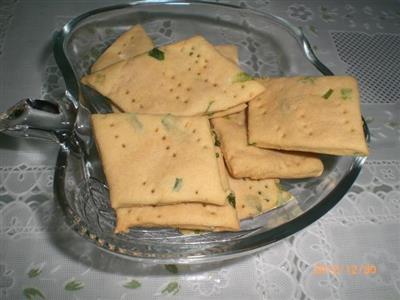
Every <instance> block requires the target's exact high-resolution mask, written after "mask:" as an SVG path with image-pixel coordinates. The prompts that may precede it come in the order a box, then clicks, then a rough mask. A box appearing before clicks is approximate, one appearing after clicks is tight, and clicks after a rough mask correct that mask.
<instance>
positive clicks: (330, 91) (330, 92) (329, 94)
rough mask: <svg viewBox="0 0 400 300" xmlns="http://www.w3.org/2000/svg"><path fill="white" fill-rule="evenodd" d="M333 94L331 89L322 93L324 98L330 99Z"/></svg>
mask: <svg viewBox="0 0 400 300" xmlns="http://www.w3.org/2000/svg"><path fill="white" fill-rule="evenodd" d="M332 94H333V90H332V89H329V90H328V91H327V92H326V93H325V94H323V95H322V98H324V99H326V100H327V99H329V97H330V96H331V95H332Z"/></svg>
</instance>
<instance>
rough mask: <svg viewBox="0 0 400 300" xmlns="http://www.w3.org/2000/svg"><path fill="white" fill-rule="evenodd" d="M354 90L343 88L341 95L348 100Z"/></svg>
mask: <svg viewBox="0 0 400 300" xmlns="http://www.w3.org/2000/svg"><path fill="white" fill-rule="evenodd" d="M352 92H353V90H352V89H349V88H343V89H340V96H341V97H342V99H343V100H348V99H350V98H351V93H352Z"/></svg>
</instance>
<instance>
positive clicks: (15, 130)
mask: <svg viewBox="0 0 400 300" xmlns="http://www.w3.org/2000/svg"><path fill="white" fill-rule="evenodd" d="M75 116H76V109H75V107H74V106H73V104H72V103H71V102H68V101H57V102H56V101H51V100H37V99H35V100H32V99H30V98H27V99H23V100H20V101H19V102H17V103H16V104H15V105H14V106H12V107H10V108H9V109H8V110H7V111H5V112H3V113H0V132H1V133H5V134H7V135H11V136H16V137H33V138H40V139H45V140H50V141H54V142H60V141H63V140H65V138H67V137H68V136H69V135H70V134H71V133H72V132H73V128H74V121H75Z"/></svg>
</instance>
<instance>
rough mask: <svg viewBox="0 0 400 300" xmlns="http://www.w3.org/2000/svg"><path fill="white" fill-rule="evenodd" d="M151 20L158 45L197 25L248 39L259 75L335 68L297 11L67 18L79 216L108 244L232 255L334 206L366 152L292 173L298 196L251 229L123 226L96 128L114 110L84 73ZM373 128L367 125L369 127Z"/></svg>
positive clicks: (71, 174) (66, 195)
mask: <svg viewBox="0 0 400 300" xmlns="http://www.w3.org/2000/svg"><path fill="white" fill-rule="evenodd" d="M135 24H141V25H142V26H143V27H144V28H145V30H146V32H147V33H148V34H149V35H150V37H151V38H152V39H153V41H154V43H155V44H156V45H157V46H160V45H162V44H167V43H171V42H175V41H178V40H181V39H185V38H188V37H190V36H193V35H198V34H200V35H203V36H204V37H205V38H207V39H208V40H209V41H210V42H212V43H213V44H232V45H235V46H237V47H238V49H239V56H240V66H241V68H242V69H243V70H244V71H246V72H248V73H250V74H252V75H254V76H293V75H332V72H330V71H329V70H328V69H327V68H326V67H325V66H324V65H323V64H322V63H321V62H320V61H318V59H317V58H316V57H315V55H314V54H313V52H312V50H311V49H310V46H309V43H308V41H307V40H306V39H305V37H304V36H303V34H302V32H301V31H300V30H299V29H298V28H296V27H294V26H292V25H291V24H289V23H288V22H287V21H285V20H283V19H281V18H279V17H276V16H273V15H270V14H266V13H260V12H256V11H253V10H250V9H246V8H241V7H235V6H231V5H223V4H216V3H207V2H176V1H164V2H157V3H156V2H145V1H144V2H143V1H139V2H134V3H132V4H128V5H119V6H112V7H106V8H100V9H97V10H94V11H91V12H88V13H85V14H83V15H81V16H79V17H77V18H75V19H73V20H71V21H70V22H69V23H67V24H66V25H65V26H64V27H63V29H62V30H61V31H60V32H58V33H57V34H56V36H55V38H54V42H55V43H54V54H55V58H56V61H57V64H58V66H59V67H60V69H61V72H62V74H63V77H64V79H65V82H66V87H67V91H66V95H67V97H68V98H69V100H70V101H72V102H73V103H74V104H75V106H76V107H77V116H76V122H75V128H74V134H73V138H72V139H71V140H69V141H67V142H65V143H64V144H63V146H62V147H61V150H60V153H59V158H58V163H57V171H56V177H55V190H56V195H57V198H58V200H59V201H60V203H61V205H62V206H63V208H64V210H65V211H66V214H67V215H68V218H67V219H68V220H69V222H70V225H71V226H72V228H73V229H74V230H76V231H77V232H78V233H79V234H81V235H82V236H83V237H84V238H86V239H88V240H90V241H92V242H94V243H96V244H97V245H98V246H99V247H100V248H102V249H105V250H107V251H110V252H112V253H115V254H118V255H122V256H123V257H126V258H130V259H134V260H142V261H146V260H148V261H152V262H158V263H198V262H210V261H217V260H224V259H230V258H234V257H238V256H241V255H244V254H246V253H247V254H248V253H252V252H254V251H256V250H260V249H263V248H265V247H267V246H268V245H271V244H272V243H274V242H276V241H278V240H280V239H282V238H285V237H287V236H289V235H291V234H294V233H296V232H297V231H299V230H301V229H302V228H304V227H305V226H307V225H309V224H311V223H312V222H314V221H315V220H317V219H318V218H320V217H321V216H322V215H324V214H325V213H326V212H327V211H328V210H329V209H331V208H332V207H333V206H334V205H335V204H336V203H337V202H338V201H339V200H340V199H341V198H342V197H343V196H344V195H345V193H346V192H347V191H348V189H349V188H350V187H351V185H352V184H353V182H354V180H355V179H356V177H357V175H358V173H359V172H360V169H361V167H362V164H363V162H364V160H365V158H364V157H357V156H354V157H350V156H346V157H333V156H323V157H322V159H323V162H324V166H325V171H324V173H323V174H322V176H320V177H318V178H312V179H305V180H282V181H281V183H282V184H283V185H284V186H285V187H286V188H287V189H289V190H290V191H291V192H292V193H293V194H294V196H295V200H292V201H290V202H288V203H287V204H286V205H284V206H282V207H279V208H277V209H274V210H271V211H269V212H267V213H265V214H263V215H261V216H258V217H256V218H254V219H248V220H244V221H242V222H241V231H239V232H223V233H206V234H201V235H191V236H187V235H181V234H180V233H179V232H178V231H176V230H173V229H157V228H155V229H145V228H137V229H131V230H130V231H129V233H126V234H114V233H113V228H114V225H115V215H114V213H113V210H112V209H111V207H110V204H109V193H108V188H107V184H106V181H105V177H104V174H103V172H102V168H101V162H100V160H99V158H98V154H97V151H96V148H95V146H94V142H93V139H92V135H91V130H90V122H89V114H90V113H96V112H100V113H105V112H111V110H110V107H109V105H108V102H107V100H106V99H104V98H103V97H102V96H100V95H99V94H97V93H95V92H93V91H92V90H91V89H88V88H85V87H83V86H81V85H80V83H79V79H80V78H81V77H82V76H83V75H85V74H87V73H88V72H89V68H90V66H91V65H92V64H93V62H94V61H95V60H96V58H97V57H98V56H99V55H100V54H101V53H102V51H103V50H104V49H105V48H106V47H107V46H108V45H110V44H111V43H112V41H113V40H115V38H116V37H118V36H119V35H120V34H121V33H123V32H124V31H126V30H128V29H129V27H131V26H132V25H135ZM365 129H366V134H367V128H365Z"/></svg>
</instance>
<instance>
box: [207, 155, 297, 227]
mask: <svg viewBox="0 0 400 300" xmlns="http://www.w3.org/2000/svg"><path fill="white" fill-rule="evenodd" d="M215 151H216V155H217V158H218V166H219V170H220V174H221V178H222V185H223V186H224V187H226V188H227V189H228V188H229V189H230V190H231V191H232V192H233V194H234V195H235V202H236V205H235V206H236V211H237V214H238V217H239V219H240V220H243V219H247V218H250V217H255V216H257V215H260V214H262V213H264V212H267V211H269V210H271V209H273V208H276V207H278V206H281V205H283V204H285V203H286V202H288V201H289V200H291V199H293V196H292V194H290V193H289V192H287V191H285V190H283V188H282V187H281V186H280V185H279V179H261V180H251V179H248V178H240V179H237V178H233V177H232V176H230V174H229V172H228V171H227V170H226V165H225V163H224V157H223V154H222V151H221V148H220V147H215Z"/></svg>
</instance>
